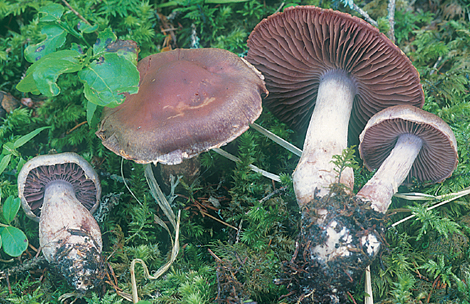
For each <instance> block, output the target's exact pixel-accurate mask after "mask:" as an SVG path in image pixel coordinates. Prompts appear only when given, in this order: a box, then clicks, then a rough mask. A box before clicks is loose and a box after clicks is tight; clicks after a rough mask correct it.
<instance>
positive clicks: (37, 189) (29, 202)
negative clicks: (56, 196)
mask: <svg viewBox="0 0 470 304" xmlns="http://www.w3.org/2000/svg"><path fill="white" fill-rule="evenodd" d="M57 180H60V181H66V182H69V183H70V184H72V186H73V188H74V190H75V196H76V197H77V199H78V200H79V201H80V202H81V203H82V204H83V205H84V206H85V207H86V208H87V209H88V210H90V213H93V212H94V211H95V210H96V208H98V205H99V200H100V196H101V185H100V181H99V179H98V175H97V173H96V172H95V170H94V169H93V168H92V167H91V165H90V164H89V163H88V162H87V161H86V160H85V159H84V158H83V157H81V156H80V155H78V154H75V153H72V152H69V153H61V154H55V155H41V156H37V157H35V158H32V159H31V160H29V161H28V162H27V163H26V164H24V166H23V168H22V169H21V171H20V173H19V174H18V193H19V197H20V198H21V203H22V206H23V210H24V211H25V213H26V215H27V216H28V217H29V218H31V219H33V220H35V221H39V217H40V215H41V206H42V204H43V199H44V190H45V188H46V186H47V185H48V184H49V183H52V182H54V181H57Z"/></svg>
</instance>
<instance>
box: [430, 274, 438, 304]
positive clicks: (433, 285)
mask: <svg viewBox="0 0 470 304" xmlns="http://www.w3.org/2000/svg"><path fill="white" fill-rule="evenodd" d="M440 277H441V275H438V276H437V278H436V279H435V280H434V282H433V283H432V286H431V290H430V291H429V295H428V298H427V299H426V303H429V301H430V300H431V295H432V291H433V289H434V288H435V287H436V283H437V282H438V281H439V278H440Z"/></svg>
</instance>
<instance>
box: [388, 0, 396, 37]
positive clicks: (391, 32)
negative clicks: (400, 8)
mask: <svg viewBox="0 0 470 304" xmlns="http://www.w3.org/2000/svg"><path fill="white" fill-rule="evenodd" d="M388 22H389V23H390V29H389V30H388V38H389V39H390V40H392V42H393V43H395V0H390V1H389V2H388Z"/></svg>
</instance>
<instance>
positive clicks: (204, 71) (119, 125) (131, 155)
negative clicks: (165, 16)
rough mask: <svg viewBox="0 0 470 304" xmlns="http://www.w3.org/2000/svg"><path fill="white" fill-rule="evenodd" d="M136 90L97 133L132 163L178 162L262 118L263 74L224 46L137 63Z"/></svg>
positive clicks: (167, 54)
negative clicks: (138, 79)
mask: <svg viewBox="0 0 470 304" xmlns="http://www.w3.org/2000/svg"><path fill="white" fill-rule="evenodd" d="M138 69H139V72H140V88H139V92H138V93H137V94H133V95H128V96H126V100H125V101H124V103H123V104H121V105H119V106H118V107H116V108H113V109H111V108H105V109H104V110H103V118H102V121H101V127H100V129H99V130H98V131H97V132H96V135H97V136H98V137H99V138H100V139H101V140H102V141H103V145H105V146H106V147H107V148H108V149H110V150H111V151H113V152H114V153H116V154H117V155H121V156H122V157H124V158H126V159H131V160H134V161H135V162H137V163H150V162H153V163H155V164H156V163H158V162H161V163H163V164H168V165H172V164H179V163H181V162H182V160H183V159H185V158H191V157H193V156H196V155H198V154H199V153H201V152H204V151H208V150H210V149H212V148H216V147H220V146H222V145H224V144H226V143H228V142H230V141H232V140H233V139H235V138H236V137H238V136H239V135H241V134H242V133H243V132H245V131H246V130H247V129H248V127H249V125H250V124H251V123H253V122H254V121H255V120H256V119H257V118H258V117H259V115H260V114H261V110H262V107H261V95H262V94H268V91H267V90H266V87H265V85H264V81H263V77H262V75H261V73H259V72H258V71H257V70H256V69H255V68H254V67H253V66H251V64H249V63H247V62H246V61H244V60H243V59H241V58H239V57H238V56H237V55H235V54H233V53H231V52H229V51H226V50H222V49H177V50H174V51H170V52H164V53H159V54H154V55H150V56H148V57H146V58H144V59H142V60H141V61H140V62H139V64H138Z"/></svg>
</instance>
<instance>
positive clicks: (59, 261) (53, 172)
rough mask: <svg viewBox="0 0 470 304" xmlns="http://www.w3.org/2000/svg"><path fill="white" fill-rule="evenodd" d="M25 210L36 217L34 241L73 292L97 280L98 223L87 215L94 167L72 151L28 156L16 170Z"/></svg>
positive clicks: (96, 188)
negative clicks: (35, 236) (36, 239)
mask: <svg viewBox="0 0 470 304" xmlns="http://www.w3.org/2000/svg"><path fill="white" fill-rule="evenodd" d="M18 193H19V197H20V198H21V203H22V207H23V210H24V211H25V213H26V215H27V216H28V217H29V218H31V219H33V220H35V221H37V222H39V243H40V246H41V250H42V253H43V254H44V256H45V258H46V260H47V261H48V262H49V263H51V264H52V265H54V267H55V268H56V269H57V270H58V272H59V273H61V274H62V275H63V276H64V277H65V279H66V280H67V282H68V283H69V284H70V285H72V286H73V287H74V288H75V289H76V290H77V291H78V292H85V291H87V290H90V289H92V288H94V287H96V286H97V285H98V284H99V283H100V282H101V280H102V278H103V277H102V271H103V268H102V264H103V263H102V259H101V250H102V247H103V246H102V241H101V232H100V228H99V226H98V224H97V222H96V221H95V219H94V218H93V216H92V213H93V212H94V211H95V210H96V208H97V207H98V204H99V199H100V195H101V186H100V182H99V179H98V176H97V174H96V172H95V170H94V169H93V168H92V167H91V166H90V164H89V163H88V162H87V161H86V160H85V159H83V158H82V157H81V156H79V155H77V154H75V153H62V154H56V155H42V156H37V157H35V158H33V159H31V160H29V161H28V162H27V163H26V164H25V165H24V166H23V168H22V169H21V171H20V173H19V175H18Z"/></svg>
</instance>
